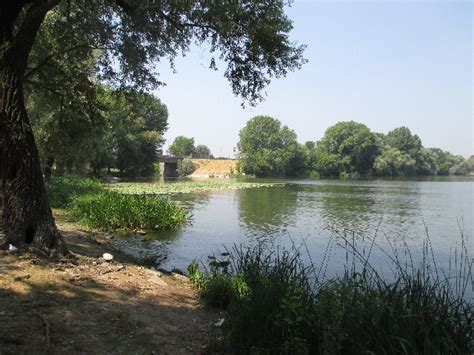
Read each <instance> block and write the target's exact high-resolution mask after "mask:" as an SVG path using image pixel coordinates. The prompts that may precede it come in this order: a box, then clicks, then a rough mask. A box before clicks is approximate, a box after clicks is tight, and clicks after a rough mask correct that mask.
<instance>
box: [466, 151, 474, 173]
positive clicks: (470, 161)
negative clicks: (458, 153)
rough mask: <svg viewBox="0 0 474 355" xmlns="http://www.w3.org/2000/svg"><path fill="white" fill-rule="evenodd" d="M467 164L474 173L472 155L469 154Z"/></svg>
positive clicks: (473, 156)
mask: <svg viewBox="0 0 474 355" xmlns="http://www.w3.org/2000/svg"><path fill="white" fill-rule="evenodd" d="M467 164H468V165H469V171H470V172H471V173H474V155H471V156H470V157H469V159H467Z"/></svg>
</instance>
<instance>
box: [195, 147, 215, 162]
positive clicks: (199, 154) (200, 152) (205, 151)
mask: <svg viewBox="0 0 474 355" xmlns="http://www.w3.org/2000/svg"><path fill="white" fill-rule="evenodd" d="M193 158H199V159H211V158H213V155H212V154H211V150H210V149H209V147H208V146H206V145H203V144H199V145H198V146H196V149H194V154H193Z"/></svg>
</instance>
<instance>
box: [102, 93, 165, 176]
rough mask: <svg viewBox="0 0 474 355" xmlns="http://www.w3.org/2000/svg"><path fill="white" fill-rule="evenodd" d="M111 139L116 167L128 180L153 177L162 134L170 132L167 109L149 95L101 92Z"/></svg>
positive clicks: (161, 142) (110, 144) (110, 143)
mask: <svg viewBox="0 0 474 355" xmlns="http://www.w3.org/2000/svg"><path fill="white" fill-rule="evenodd" d="M102 92H103V95H104V96H105V98H104V99H103V100H102V101H103V102H104V104H105V105H106V111H107V118H108V122H110V126H111V132H112V136H111V139H112V141H111V142H108V143H107V144H108V145H109V146H110V147H111V148H112V152H114V154H115V160H116V164H115V165H116V167H117V168H118V169H119V170H120V171H121V173H122V174H124V175H126V176H133V177H135V176H145V177H146V176H151V175H153V173H154V163H155V162H156V161H157V159H158V151H159V149H160V148H161V145H162V144H163V134H164V132H165V131H166V130H167V128H168V109H167V107H166V106H165V105H164V104H162V103H161V101H160V100H159V99H157V98H155V97H154V96H153V95H150V94H147V93H135V92H134V93H127V92H116V91H111V90H110V89H108V88H103V90H102Z"/></svg>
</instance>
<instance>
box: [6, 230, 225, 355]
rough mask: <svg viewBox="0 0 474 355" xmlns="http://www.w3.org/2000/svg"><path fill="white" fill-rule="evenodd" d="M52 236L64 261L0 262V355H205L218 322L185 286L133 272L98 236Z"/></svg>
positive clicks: (20, 258)
mask: <svg viewBox="0 0 474 355" xmlns="http://www.w3.org/2000/svg"><path fill="white" fill-rule="evenodd" d="M59 227H60V229H61V230H62V233H63V235H64V237H65V239H66V241H67V243H68V245H69V248H70V250H71V255H70V256H68V257H67V258H62V259H57V260H44V259H41V258H38V257H36V256H35V255H33V254H30V253H22V254H19V255H18V254H15V253H10V252H6V251H2V252H1V254H0V354H1V355H3V354H18V353H35V354H36V353H40V354H41V353H46V354H50V353H51V354H66V353H67V354H71V353H88V354H90V353H92V354H105V353H114V354H115V353H127V354H129V353H133V354H200V353H206V346H207V344H208V343H209V340H210V336H211V335H210V334H211V331H212V326H213V324H214V323H215V322H216V321H217V320H218V318H219V314H217V313H216V312H213V311H211V310H208V309H204V308H203V306H201V305H200V304H199V302H198V298H197V294H196V292H195V290H194V289H193V288H192V286H191V285H190V283H189V281H188V280H187V279H186V278H184V277H182V276H180V275H176V274H171V275H164V274H161V273H159V272H157V271H154V270H151V269H147V268H145V267H143V266H139V265H136V264H135V263H134V261H133V260H131V259H130V258H127V256H125V255H123V254H120V253H118V252H117V251H112V252H111V253H112V254H113V255H114V260H112V261H109V262H107V261H105V260H104V259H102V257H101V256H102V254H103V253H104V252H106V251H108V252H110V249H109V248H108V242H107V238H109V236H108V235H106V234H100V233H95V234H94V233H92V232H87V231H81V230H78V229H75V228H73V227H70V226H67V225H62V226H61V225H60V226H59Z"/></svg>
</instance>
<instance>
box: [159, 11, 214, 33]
mask: <svg viewBox="0 0 474 355" xmlns="http://www.w3.org/2000/svg"><path fill="white" fill-rule="evenodd" d="M161 16H162V17H163V18H164V19H165V20H166V21H168V22H169V23H170V24H171V25H172V26H173V27H174V28H176V29H178V30H182V29H184V27H197V28H204V29H210V30H213V31H215V32H218V28H217V27H215V26H212V25H209V24H208V25H203V24H198V23H191V22H184V23H183V22H178V21H176V20H174V19H173V18H172V17H171V16H169V15H167V14H165V13H164V12H162V13H161Z"/></svg>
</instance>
